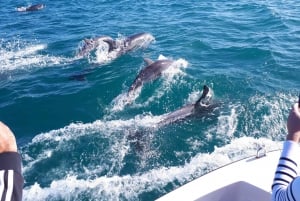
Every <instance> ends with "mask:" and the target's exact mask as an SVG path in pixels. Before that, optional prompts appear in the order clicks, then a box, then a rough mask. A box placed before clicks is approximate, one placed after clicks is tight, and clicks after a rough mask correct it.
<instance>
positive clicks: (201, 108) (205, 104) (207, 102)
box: [158, 85, 213, 126]
mask: <svg viewBox="0 0 300 201" xmlns="http://www.w3.org/2000/svg"><path fill="white" fill-rule="evenodd" d="M212 95H213V93H212V92H211V89H210V88H209V87H208V86H206V85H204V86H203V91H202V95H201V97H200V98H199V99H198V100H197V101H196V102H195V103H193V104H188V105H185V106H183V107H182V108H180V109H178V110H175V111H173V112H170V113H167V114H164V115H163V116H162V120H161V121H160V122H159V123H158V126H162V125H166V124H170V123H173V122H176V121H180V120H182V119H185V118H187V117H190V116H193V115H196V114H199V113H201V112H205V111H207V110H209V109H211V107H212V105H211V99H212Z"/></svg>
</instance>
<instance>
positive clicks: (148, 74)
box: [128, 59, 174, 94]
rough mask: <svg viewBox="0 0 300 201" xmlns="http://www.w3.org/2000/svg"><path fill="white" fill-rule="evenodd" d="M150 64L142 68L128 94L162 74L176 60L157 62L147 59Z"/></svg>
mask: <svg viewBox="0 0 300 201" xmlns="http://www.w3.org/2000/svg"><path fill="white" fill-rule="evenodd" d="M145 62H146V63H147V64H148V65H147V66H146V67H145V68H144V69H142V70H141V71H140V72H139V74H138V76H137V77H136V78H135V80H134V81H133V83H132V85H131V86H130V88H129V90H128V94H130V93H133V92H134V91H135V90H136V89H138V88H139V87H141V86H142V85H143V84H144V83H146V82H150V81H153V80H155V79H157V78H158V77H159V76H161V74H162V72H163V71H165V70H166V69H167V68H169V67H170V66H171V65H172V64H173V63H174V61H173V60H168V59H164V60H157V61H155V62H153V61H151V60H150V59H145Z"/></svg>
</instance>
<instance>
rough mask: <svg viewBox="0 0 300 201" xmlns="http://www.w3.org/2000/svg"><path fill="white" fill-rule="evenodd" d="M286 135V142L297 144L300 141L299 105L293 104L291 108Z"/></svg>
mask: <svg viewBox="0 0 300 201" xmlns="http://www.w3.org/2000/svg"><path fill="white" fill-rule="evenodd" d="M287 129H288V135H287V137H286V139H287V140H292V141H294V142H299V140H300V108H299V104H298V103H295V104H294V105H293V107H292V110H291V112H290V115H289V117H288V121H287Z"/></svg>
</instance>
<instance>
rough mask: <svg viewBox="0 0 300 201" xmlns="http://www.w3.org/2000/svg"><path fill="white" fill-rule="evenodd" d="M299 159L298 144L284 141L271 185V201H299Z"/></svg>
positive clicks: (299, 148) (299, 150) (299, 149)
mask: <svg viewBox="0 0 300 201" xmlns="http://www.w3.org/2000/svg"><path fill="white" fill-rule="evenodd" d="M299 159H300V147H299V145H298V143H296V142H293V141H285V142H284V144H283V150H282V153H281V156H280V159H279V162H278V165H277V168H276V172H275V176H274V180H273V184H272V201H288V200H293V201H300V192H299V188H300V177H298V165H299Z"/></svg>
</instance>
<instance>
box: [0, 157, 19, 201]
mask: <svg viewBox="0 0 300 201" xmlns="http://www.w3.org/2000/svg"><path fill="white" fill-rule="evenodd" d="M23 185H24V179H23V175H22V169H21V156H20V155H19V154H18V153H17V152H5V153H1V154H0V200H1V201H21V200H22V192H23Z"/></svg>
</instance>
